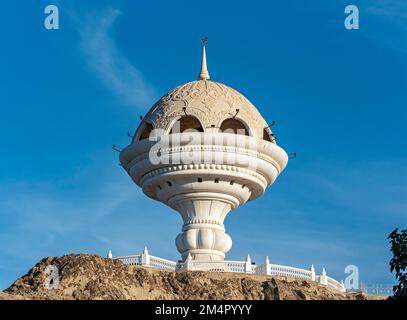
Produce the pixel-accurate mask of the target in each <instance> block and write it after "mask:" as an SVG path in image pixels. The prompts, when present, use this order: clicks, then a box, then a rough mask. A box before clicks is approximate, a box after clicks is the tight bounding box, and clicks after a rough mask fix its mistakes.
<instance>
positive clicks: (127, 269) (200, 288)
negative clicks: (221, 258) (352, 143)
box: [0, 254, 367, 300]
mask: <svg viewBox="0 0 407 320" xmlns="http://www.w3.org/2000/svg"><path fill="white" fill-rule="evenodd" d="M49 265H54V266H56V267H57V268H58V270H59V275H60V277H59V287H58V289H47V288H46V286H45V281H46V279H47V277H48V274H47V272H46V268H47V266H49ZM0 299H78V300H88V299H92V300H96V299H108V300H124V299H172V300H180V299H182V300H188V299H204V300H205V299H210V300H218V299H227V300H236V299H239V300H328V299H329V300H332V299H336V300H350V299H352V300H355V299H358V300H360V299H362V300H366V299H367V296H366V295H365V294H360V293H359V294H355V293H353V294H344V293H340V292H337V291H334V290H332V289H329V288H327V287H325V286H322V285H320V284H318V283H315V282H312V281H308V280H293V279H286V278H282V277H270V276H259V275H248V274H238V273H210V272H181V273H176V272H172V271H165V270H156V269H150V268H144V267H138V266H128V265H124V264H123V263H121V262H120V261H117V260H112V259H105V258H102V257H100V256H96V255H87V254H70V255H65V256H62V257H58V258H56V257H48V258H45V259H42V260H41V261H40V262H39V263H37V264H36V265H35V266H34V267H33V268H32V269H31V270H30V271H29V272H28V273H27V274H26V275H25V276H23V277H22V278H20V279H18V280H16V281H15V282H14V284H13V285H12V286H11V287H10V288H8V289H7V290H6V291H5V292H4V293H1V292H0Z"/></svg>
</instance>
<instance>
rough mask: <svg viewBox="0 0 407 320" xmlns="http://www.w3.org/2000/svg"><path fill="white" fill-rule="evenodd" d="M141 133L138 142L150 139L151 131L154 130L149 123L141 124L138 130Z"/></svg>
mask: <svg viewBox="0 0 407 320" xmlns="http://www.w3.org/2000/svg"><path fill="white" fill-rule="evenodd" d="M140 130H141V133H140V135H139V137H138V140H144V139H148V138H149V137H150V134H151V131H153V130H154V127H153V125H152V124H151V123H147V122H145V123H143V125H142V127H141V128H140Z"/></svg>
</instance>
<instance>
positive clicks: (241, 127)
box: [220, 118, 250, 136]
mask: <svg viewBox="0 0 407 320" xmlns="http://www.w3.org/2000/svg"><path fill="white" fill-rule="evenodd" d="M220 131H221V132H225V133H234V134H241V135H244V136H249V135H250V134H249V130H247V127H246V126H245V124H244V123H243V122H242V121H240V120H238V119H234V118H230V119H226V120H224V121H223V122H222V124H221V125H220Z"/></svg>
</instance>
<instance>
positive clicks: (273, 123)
mask: <svg viewBox="0 0 407 320" xmlns="http://www.w3.org/2000/svg"><path fill="white" fill-rule="evenodd" d="M275 124H276V121H275V120H273V121H271V123H270V124H269V126H268V127H265V128H264V129H270V127H272V126H274V125H275Z"/></svg>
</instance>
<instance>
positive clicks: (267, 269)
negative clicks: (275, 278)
mask: <svg viewBox="0 0 407 320" xmlns="http://www.w3.org/2000/svg"><path fill="white" fill-rule="evenodd" d="M264 267H265V268H266V270H264V271H265V274H266V275H271V270H270V269H271V267H270V260H269V257H268V256H266V258H265V259H264Z"/></svg>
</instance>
